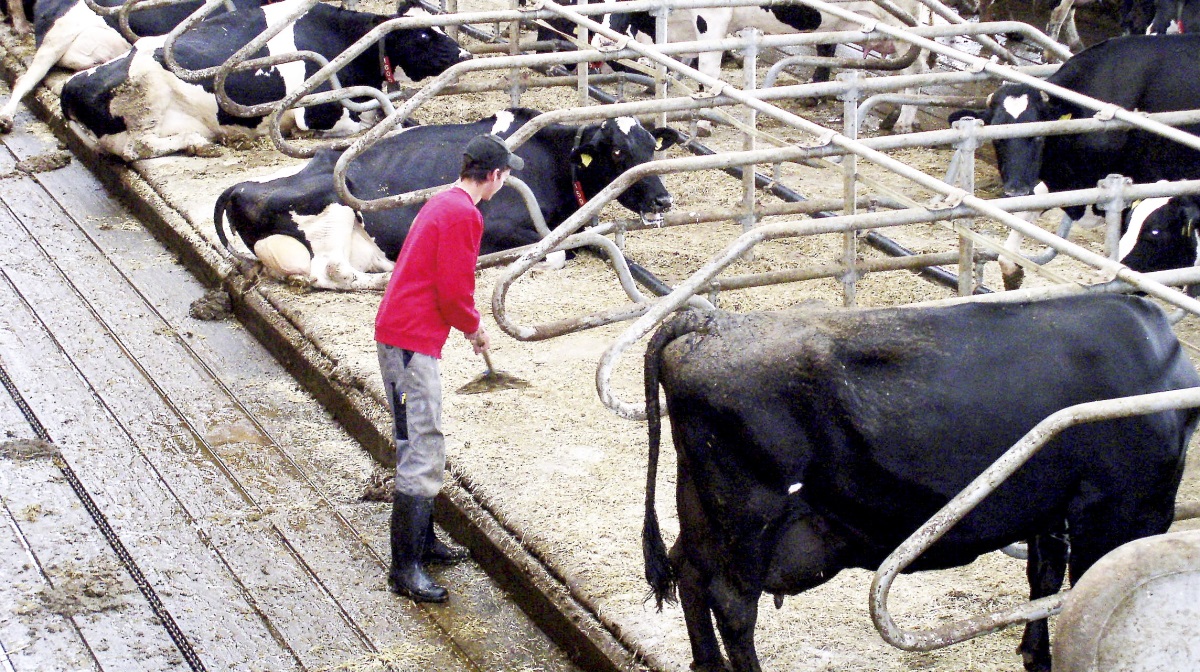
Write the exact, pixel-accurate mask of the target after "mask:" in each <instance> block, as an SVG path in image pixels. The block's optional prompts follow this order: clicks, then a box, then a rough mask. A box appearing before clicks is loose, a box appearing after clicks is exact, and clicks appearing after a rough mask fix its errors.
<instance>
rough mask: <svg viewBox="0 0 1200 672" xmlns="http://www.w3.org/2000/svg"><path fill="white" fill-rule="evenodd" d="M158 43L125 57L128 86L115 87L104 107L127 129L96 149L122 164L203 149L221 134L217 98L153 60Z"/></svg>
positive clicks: (147, 40)
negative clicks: (105, 152) (102, 149)
mask: <svg viewBox="0 0 1200 672" xmlns="http://www.w3.org/2000/svg"><path fill="white" fill-rule="evenodd" d="M161 42H162V38H143V39H142V40H138V46H137V47H136V49H135V50H134V51H133V53H132V54H131V55H130V56H129V59H130V62H129V78H128V84H127V85H126V86H121V87H118V88H117V89H116V90H115V91H114V95H113V99H112V102H111V103H109V111H110V112H111V113H112V114H113V115H114V116H119V117H121V118H122V119H124V121H125V126H126V128H127V129H128V130H127V131H126V132H123V133H118V134H115V135H109V136H104V137H102V138H100V145H101V146H102V147H103V148H104V149H105V150H106V151H108V152H111V153H113V154H116V155H117V156H120V157H122V158H124V159H125V160H126V161H136V160H139V159H148V158H153V157H157V156H164V155H166V154H172V153H175V152H179V151H183V150H189V149H196V148H199V147H203V146H205V145H208V144H210V143H211V142H212V141H213V140H214V139H215V138H216V137H217V136H218V135H219V133H220V125H219V124H218V123H217V99H216V97H215V96H213V95H212V94H211V93H209V92H207V91H205V90H204V89H203V88H201V87H200V86H199V85H196V84H189V83H188V82H185V81H183V80H181V79H179V78H178V77H176V76H175V75H174V74H172V73H170V72H169V71H167V70H166V69H164V68H163V67H162V66H161V65H160V64H159V63H158V61H156V60H154V56H153V54H154V49H155V48H156V47H157V45H159V44H161ZM143 47H145V48H143Z"/></svg>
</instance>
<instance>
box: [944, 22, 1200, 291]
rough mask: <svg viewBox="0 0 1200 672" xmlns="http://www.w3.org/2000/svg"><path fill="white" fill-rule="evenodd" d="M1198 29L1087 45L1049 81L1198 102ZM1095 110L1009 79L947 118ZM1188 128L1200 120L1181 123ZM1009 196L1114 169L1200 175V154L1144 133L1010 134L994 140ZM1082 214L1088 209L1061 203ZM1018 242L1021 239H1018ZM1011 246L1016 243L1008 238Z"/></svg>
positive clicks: (1134, 104)
mask: <svg viewBox="0 0 1200 672" xmlns="http://www.w3.org/2000/svg"><path fill="white" fill-rule="evenodd" d="M1197 53H1200V35H1154V36H1146V35H1135V36H1128V37H1118V38H1113V39H1111V40H1107V41H1105V42H1101V43H1100V44H1097V45H1095V46H1093V47H1090V48H1088V49H1086V50H1084V51H1082V52H1080V53H1078V54H1076V55H1075V56H1073V57H1072V58H1070V59H1069V60H1067V62H1065V63H1063V65H1062V67H1061V68H1059V70H1058V72H1056V73H1054V74H1053V75H1051V76H1050V77H1049V78H1048V79H1047V80H1046V81H1048V82H1052V83H1054V84H1057V85H1059V86H1062V87H1065V88H1067V89H1070V90H1072V91H1077V92H1079V93H1082V94H1084V95H1087V96H1091V97H1093V98H1097V99H1099V100H1102V101H1105V102H1109V103H1115V104H1116V105H1119V106H1121V107H1123V108H1125V109H1127V110H1138V111H1141V112H1173V111H1177V110H1191V109H1195V108H1200V88H1198V87H1196V85H1195V83H1196V82H1197V81H1200V59H1197V58H1196V57H1195V55H1196V54H1197ZM1093 114H1094V112H1093V111H1091V110H1087V109H1084V108H1081V107H1079V106H1077V105H1074V104H1072V103H1068V102H1066V101H1064V100H1061V99H1059V98H1056V97H1053V96H1049V95H1047V94H1045V93H1042V92H1040V91H1038V90H1036V89H1034V88H1033V87H1030V86H1028V85H1025V84H1004V85H1003V86H1001V87H1000V88H999V89H997V90H996V91H995V92H994V93H993V94H992V95H991V96H989V97H988V109H986V110H983V111H982V112H980V111H970V110H961V111H958V112H955V113H953V114H951V115H950V122H951V123H953V122H954V121H955V120H957V119H959V118H961V117H964V116H975V117H978V118H981V119H983V120H984V122H985V123H987V124H989V125H1000V124H1013V123H1024V122H1034V121H1053V120H1057V119H1068V118H1073V117H1074V118H1087V117H1090V116H1092V115H1093ZM1181 128H1182V130H1185V131H1188V132H1190V133H1195V132H1197V131H1200V125H1190V126H1184V127H1181ZM993 146H994V147H995V149H996V160H997V164H998V168H999V170H1000V177H1001V180H1002V181H1003V188H1004V194H1005V195H1006V196H1024V195H1027V194H1031V193H1033V190H1034V188H1035V187H1036V186H1037V184H1038V183H1039V182H1042V183H1044V184H1045V185H1046V187H1047V188H1048V189H1049V190H1050V191H1063V190H1068V189H1088V188H1093V187H1095V186H1096V183H1097V182H1098V181H1099V180H1101V179H1103V178H1104V177H1105V176H1107V175H1109V174H1110V173H1119V174H1121V175H1125V176H1126V177H1130V178H1132V179H1133V180H1134V181H1135V182H1154V181H1157V180H1175V179H1189V178H1196V177H1200V152H1198V151H1196V150H1193V149H1190V148H1188V147H1185V146H1183V145H1180V144H1179V143H1176V142H1174V141H1172V140H1167V139H1166V138H1163V137H1161V136H1158V135H1155V134H1153V133H1147V132H1145V131H1138V130H1132V131H1110V132H1106V133H1088V134H1081V135H1052V136H1046V137H1034V138H1012V139H1008V140H997V141H995V142H994V143H993ZM1064 210H1065V211H1066V213H1067V216H1068V217H1070V218H1071V219H1073V220H1078V219H1080V218H1081V217H1082V216H1083V214H1084V210H1085V208H1084V207H1083V206H1071V207H1067V208H1064ZM1017 242H1018V243H1019V240H1018V241H1017ZM1009 243H1010V247H1012V246H1013V245H1012V243H1013V241H1012V240H1010V241H1009ZM1003 262H1004V260H1002V264H1001V269H1002V271H1003V272H1004V275H1005V284H1006V286H1008V287H1014V286H1016V285H1017V284H1019V280H1017V279H1016V278H1017V275H1018V273H1019V271H1018V267H1016V266H1015V265H1011V264H1005V263H1003Z"/></svg>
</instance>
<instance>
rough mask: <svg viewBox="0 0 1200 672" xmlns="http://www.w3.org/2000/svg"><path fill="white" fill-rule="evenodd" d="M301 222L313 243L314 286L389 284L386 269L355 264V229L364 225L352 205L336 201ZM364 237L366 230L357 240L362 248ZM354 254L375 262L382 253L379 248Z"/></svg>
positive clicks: (376, 286)
mask: <svg viewBox="0 0 1200 672" xmlns="http://www.w3.org/2000/svg"><path fill="white" fill-rule="evenodd" d="M298 224H299V227H300V230H301V231H303V232H304V236H305V238H307V239H308V244H309V245H311V246H312V250H313V261H312V275H313V286H314V287H319V288H321V289H337V290H357V289H383V288H385V287H386V286H387V282H388V279H389V276H388V274H387V273H364V272H363V270H364V269H361V268H356V267H355V265H354V264H353V263H352V258H351V254H352V251H353V250H354V248H355V244H356V236H355V232H356V231H355V230H356V228H359V229H361V228H362V224H360V223H359V221H358V216H357V215H356V214H355V212H354V210H353V209H352V208H349V207H347V206H344V205H341V204H338V203H334V204H332V205H330V206H329V207H328V208H326V209H325V210H324V211H323V212H321V214H319V215H317V216H315V217H313V218H311V219H306V220H305V221H301V222H298ZM365 239H367V236H366V232H365V231H364V232H363V233H362V237H361V238H360V239H359V240H358V241H357V243H358V246H359V247H360V248H361V247H362V245H363V243H364V242H365ZM355 256H357V257H358V258H359V261H360V262H362V263H371V264H372V265H374V264H375V262H376V261H377V260H378V259H379V258H380V257H382V256H383V253H382V252H379V253H378V254H377V255H376V254H374V253H368V254H364V253H362V252H361V251H359V252H357V253H355ZM388 263H390V262H388Z"/></svg>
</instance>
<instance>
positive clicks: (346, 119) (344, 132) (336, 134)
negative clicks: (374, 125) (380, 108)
mask: <svg viewBox="0 0 1200 672" xmlns="http://www.w3.org/2000/svg"><path fill="white" fill-rule="evenodd" d="M297 123H299V120H298V121H297ZM362 130H363V125H362V124H361V123H359V122H357V121H355V120H354V117H353V116H352V115H351V114H350V110H348V109H346V108H344V107H343V108H342V116H340V117H338V120H337V122H335V123H334V124H333V127H331V128H330V129H329V130H326V131H322V132H321V137H323V138H344V137H346V136H350V135H354V134H355V133H358V132H359V131H362Z"/></svg>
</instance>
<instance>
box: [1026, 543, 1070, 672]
mask: <svg viewBox="0 0 1200 672" xmlns="http://www.w3.org/2000/svg"><path fill="white" fill-rule="evenodd" d="M1067 551H1068V545H1067V539H1066V535H1065V534H1063V533H1061V532H1060V533H1057V534H1042V535H1038V536H1036V537H1034V538H1033V539H1030V540H1029V562H1028V564H1027V565H1026V566H1025V573H1026V576H1027V577H1028V578H1029V599H1031V600H1037V599H1040V598H1043V597H1046V596H1049V595H1053V594H1055V593H1057V592H1058V591H1059V590H1061V589H1062V584H1063V579H1064V578H1065V577H1066V573H1067ZM1017 651H1018V652H1019V653H1020V654H1021V658H1022V659H1023V660H1024V662H1025V669H1026V670H1028V671H1029V672H1050V624H1049V621H1047V620H1046V619H1042V620H1040V621H1031V622H1029V623H1026V624H1025V635H1024V636H1023V637H1022V638H1021V645H1020V646H1019V647H1017Z"/></svg>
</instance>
